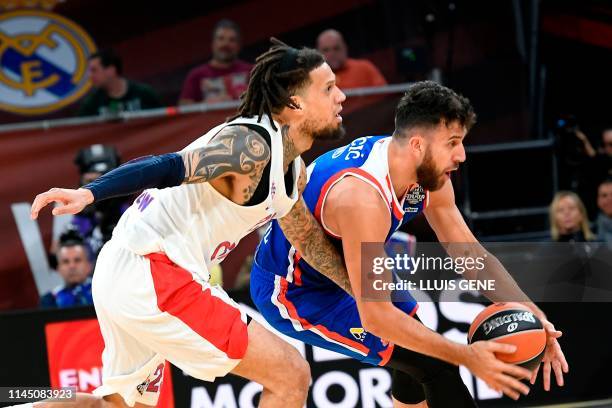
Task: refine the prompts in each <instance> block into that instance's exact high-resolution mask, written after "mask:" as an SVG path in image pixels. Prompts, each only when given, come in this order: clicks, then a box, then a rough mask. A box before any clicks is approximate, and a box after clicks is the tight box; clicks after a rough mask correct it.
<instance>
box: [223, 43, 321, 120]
mask: <svg viewBox="0 0 612 408" xmlns="http://www.w3.org/2000/svg"><path fill="white" fill-rule="evenodd" d="M270 42H272V46H271V47H270V49H269V50H268V51H266V52H265V53H263V54H261V55H260V56H259V57H257V59H256V60H255V66H254V67H253V69H252V70H251V76H250V79H249V86H248V88H247V90H246V91H245V92H244V93H243V94H242V95H241V96H240V101H241V102H240V107H239V108H238V112H237V114H236V115H234V116H233V117H231V118H230V120H233V119H236V118H238V117H240V116H243V117H253V116H258V119H257V121H258V122H261V118H262V117H263V115H268V117H269V118H270V122H271V123H272V127H273V128H274V130H277V129H276V127H275V126H274V122H273V121H272V114H278V113H280V112H281V111H282V110H283V108H285V107H289V108H293V109H295V108H298V106H297V105H296V104H295V103H294V102H293V101H292V100H291V98H290V97H291V96H292V95H295V94H296V93H297V92H299V91H300V90H301V89H303V87H304V86H306V85H308V84H309V83H310V71H312V70H313V69H315V68H318V67H319V66H321V65H322V64H323V63H324V62H325V58H324V57H323V55H322V54H321V53H319V52H318V51H317V50H314V49H312V48H305V47H304V48H301V49H296V48H293V47H290V46H289V45H287V44H285V43H284V42H282V41H280V40H278V39H276V38H274V37H272V38H270Z"/></svg>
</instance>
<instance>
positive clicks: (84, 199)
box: [31, 125, 270, 219]
mask: <svg viewBox="0 0 612 408" xmlns="http://www.w3.org/2000/svg"><path fill="white" fill-rule="evenodd" d="M269 160H270V148H269V146H268V145H267V144H266V141H265V140H264V139H263V137H261V136H260V135H259V134H258V133H257V132H256V131H253V130H250V129H249V128H248V127H246V126H240V125H232V126H227V127H225V128H223V129H222V130H221V131H220V132H219V133H218V134H217V135H215V137H213V138H212V139H211V141H210V142H209V143H208V144H207V145H206V146H202V147H197V148H194V149H189V150H184V151H182V152H180V153H170V154H164V155H161V156H147V157H143V158H139V159H136V160H132V161H130V162H128V163H126V164H124V165H122V166H120V167H118V168H116V169H114V170H112V171H110V172H109V173H107V174H105V175H103V176H102V177H100V178H98V179H96V180H95V181H94V182H92V183H90V184H88V185H86V186H85V187H84V188H79V189H78V190H71V189H63V188H52V189H51V190H49V191H47V192H45V193H41V194H39V195H38V196H36V199H35V200H34V202H33V204H32V209H31V217H32V218H33V219H35V218H37V217H38V213H39V211H40V210H41V209H42V208H44V207H45V206H46V205H47V204H49V203H52V202H57V203H59V205H58V206H57V207H55V208H54V209H53V214H54V215H60V214H76V213H78V212H80V211H82V210H83V208H85V207H86V206H87V205H89V204H91V203H93V202H94V201H99V200H104V199H107V198H112V197H120V196H126V195H130V194H133V193H135V192H138V191H140V190H143V189H147V188H164V187H172V186H177V185H179V184H181V183H198V182H200V183H201V182H207V181H212V180H215V179H218V178H220V177H225V176H231V177H236V176H243V178H244V177H248V179H249V180H248V181H247V182H244V183H243V182H241V183H240V185H241V187H243V198H244V200H245V201H248V199H249V198H250V196H251V195H252V193H253V192H254V191H255V187H257V184H258V183H259V180H260V178H261V174H262V172H263V169H264V168H265V166H266V164H267V163H268V161H269Z"/></svg>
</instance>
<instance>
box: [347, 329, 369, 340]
mask: <svg viewBox="0 0 612 408" xmlns="http://www.w3.org/2000/svg"><path fill="white" fill-rule="evenodd" d="M349 331H350V332H351V334H352V335H353V337H354V338H356V339H357V340H359V341H361V342H363V341H364V340H365V336H366V334H367V332H366V331H365V330H364V329H363V327H351V328H350V329H349Z"/></svg>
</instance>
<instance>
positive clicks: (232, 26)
mask: <svg viewBox="0 0 612 408" xmlns="http://www.w3.org/2000/svg"><path fill="white" fill-rule="evenodd" d="M240 42H241V38H240V27H238V25H237V24H236V23H234V22H233V21H230V20H221V21H219V22H218V23H217V24H216V25H215V28H214V30H213V38H212V46H211V48H212V58H211V59H210V61H209V62H207V63H206V64H204V65H201V66H199V67H196V68H194V69H192V70H191V71H190V72H189V74H188V75H187V78H186V79H185V82H184V83H183V90H182V92H181V96H180V99H179V105H185V104H190V103H198V102H208V103H214V102H222V101H229V100H233V99H239V98H240V95H241V94H242V93H243V92H244V91H245V90H246V88H247V85H248V84H249V73H250V72H251V68H252V67H253V65H251V64H249V63H247V62H244V61H242V60H240V59H238V54H239V53H240Z"/></svg>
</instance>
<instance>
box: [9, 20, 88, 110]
mask: <svg viewBox="0 0 612 408" xmlns="http://www.w3.org/2000/svg"><path fill="white" fill-rule="evenodd" d="M95 49H96V47H95V45H94V42H93V40H92V39H91V37H90V36H89V35H88V34H87V32H85V30H83V29H82V28H81V27H79V26H78V25H77V24H75V23H74V22H72V21H70V20H68V19H66V18H64V17H62V16H59V15H57V14H54V13H49V12H46V11H38V10H19V11H13V12H10V13H3V14H1V15H0V109H3V110H6V111H9V112H14V113H20V114H24V115H36V114H42V113H47V112H52V111H55V110H58V109H60V108H62V107H64V106H66V105H68V104H70V103H72V102H74V101H76V100H77V99H79V98H80V97H81V96H83V95H84V94H85V93H86V92H87V91H88V90H89V88H90V86H91V84H90V82H89V80H88V79H87V75H86V73H87V58H88V57H89V55H91V54H92V53H93V52H94V51H95Z"/></svg>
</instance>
